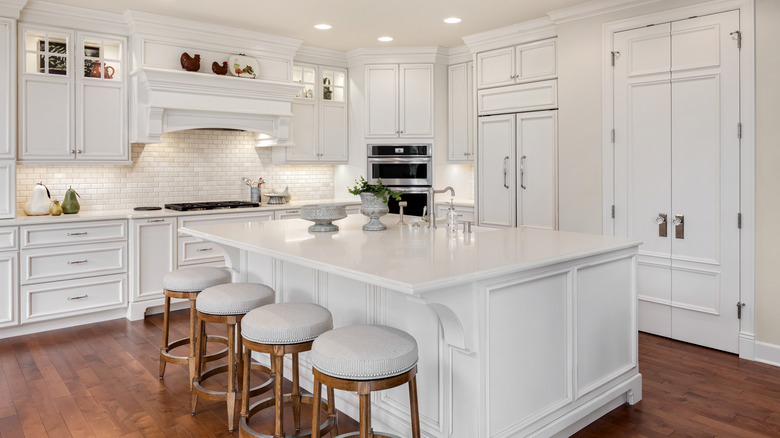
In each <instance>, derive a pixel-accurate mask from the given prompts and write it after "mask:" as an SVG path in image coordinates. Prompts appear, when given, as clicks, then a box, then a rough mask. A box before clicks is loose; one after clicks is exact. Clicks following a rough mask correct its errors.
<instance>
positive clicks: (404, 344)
mask: <svg viewBox="0 0 780 438" xmlns="http://www.w3.org/2000/svg"><path fill="white" fill-rule="evenodd" d="M311 362H312V372H313V374H314V395H313V398H314V403H315V405H316V403H318V402H319V400H320V397H321V394H322V390H321V387H322V385H323V384H325V385H326V386H327V387H328V390H332V389H341V390H344V391H354V392H357V393H358V396H359V398H360V432H359V434H360V438H370V437H376V438H379V437H390V435H382V434H378V433H375V432H374V431H373V430H372V428H371V392H372V391H379V390H384V389H390V388H395V387H396V386H400V385H403V384H404V383H408V384H409V402H410V406H411V420H412V424H411V426H412V437H413V438H419V437H420V417H419V410H418V405H417V380H416V379H417V378H416V375H417V342H416V341H415V340H414V338H413V337H412V336H411V335H409V334H408V333H406V332H404V331H401V330H398V329H395V328H392V327H386V326H375V325H360V326H349V327H341V328H337V329H335V330H331V331H329V332H327V333H324V334H322V335H321V336H320V337H318V338H317V339H316V340H315V341H314V342H313V345H312V351H311ZM317 423H319V411H318V410H313V411H312V424H317ZM319 436H320V435H319V433H317V431H314V433H313V434H312V437H314V438H318V437H319Z"/></svg>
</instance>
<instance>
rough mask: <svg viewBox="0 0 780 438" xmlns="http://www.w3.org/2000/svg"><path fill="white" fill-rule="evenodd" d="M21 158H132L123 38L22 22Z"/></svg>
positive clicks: (91, 160)
mask: <svg viewBox="0 0 780 438" xmlns="http://www.w3.org/2000/svg"><path fill="white" fill-rule="evenodd" d="M19 40H20V42H19V114H20V123H19V128H20V130H19V159H20V160H22V161H30V162H35V161H85V162H127V161H129V159H130V153H129V143H128V141H127V111H126V108H127V98H126V81H125V77H126V72H125V68H124V52H125V47H126V39H125V38H124V37H119V36H113V35H103V34H93V33H86V32H74V31H72V30H68V29H56V28H49V29H41V28H38V27H32V26H29V25H26V24H22V25H21V26H20V37H19Z"/></svg>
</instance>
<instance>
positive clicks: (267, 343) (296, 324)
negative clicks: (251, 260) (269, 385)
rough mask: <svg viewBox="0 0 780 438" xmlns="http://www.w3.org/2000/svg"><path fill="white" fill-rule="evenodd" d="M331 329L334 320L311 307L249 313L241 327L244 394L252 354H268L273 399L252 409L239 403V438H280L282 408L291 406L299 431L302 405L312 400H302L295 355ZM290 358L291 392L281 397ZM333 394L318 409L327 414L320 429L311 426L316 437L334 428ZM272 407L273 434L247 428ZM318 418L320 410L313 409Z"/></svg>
mask: <svg viewBox="0 0 780 438" xmlns="http://www.w3.org/2000/svg"><path fill="white" fill-rule="evenodd" d="M331 328H333V317H332V316H331V314H330V312H329V311H328V310H327V309H325V308H324V307H322V306H318V305H316V304H310V303H277V304H271V305H270V306H263V307H260V308H257V309H255V310H253V311H251V312H249V313H248V314H247V315H246V316H245V317H244V319H243V321H242V325H241V337H242V339H243V344H244V376H245V379H244V386H243V392H244V394H246V393H248V391H249V384H250V382H249V371H248V364H249V360H250V358H251V354H252V352H253V351H257V352H261V353H268V354H269V355H270V356H271V370H272V372H273V373H274V377H275V381H274V396H273V397H270V398H267V399H264V400H261V401H259V402H257V403H255V404H253V405H252V406H251V407H250V406H249V397H243V398H242V399H241V422H240V424H241V430H240V432H241V433H240V436H242V437H244V436H251V437H274V438H283V437H285V436H286V435H285V434H284V426H283V423H282V421H283V420H282V419H283V411H284V409H283V405H284V403H290V404H292V409H293V422H294V425H295V430H296V431H299V430H300V428H301V418H300V416H301V403H302V402H303V403H305V404H311V396H306V397H303V396H301V389H300V385H299V382H298V354H299V353H301V352H304V351H309V350H311V345H312V342H313V341H314V339H315V338H317V336H319V335H321V334H322V333H324V332H326V331H328V330H330V329H331ZM288 353H289V354H291V355H292V384H293V388H292V392H291V393H289V394H283V393H282V382H283V381H284V356H285V354H288ZM333 401H334V397H333V391H332V390H329V391H328V402H327V404H325V403H322V402H320V403H319V404H318V405H317V406H318V407H319V408H322V409H325V410H326V411H327V412H328V418H327V420H326V421H325V422H324V423H323V424H321V425H315V426H312V427H314V428H316V430H317V432H318V433H322V434H326V433H328V432H330V431H331V429H333V428H335V427H336V411H335V408H334V407H333ZM271 406H274V434H273V435H264V434H261V433H258V432H256V431H255V430H253V429H252V428H250V427H249V420H250V419H251V418H252V416H253V415H255V414H256V413H258V412H260V411H261V410H263V409H266V408H269V407H271ZM314 410H315V411H317V413H318V414H319V409H314ZM308 436H310V432H303V433H298V434H296V435H295V437H296V438H298V437H308Z"/></svg>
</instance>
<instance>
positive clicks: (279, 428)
mask: <svg viewBox="0 0 780 438" xmlns="http://www.w3.org/2000/svg"><path fill="white" fill-rule="evenodd" d="M273 360H274V373H275V374H276V381H275V382H274V397H275V398H276V406H274V437H283V436H284V424H283V423H282V414H283V411H284V403H282V400H284V391H283V389H282V382H283V381H284V346H281V345H280V346H275V347H274V357H273Z"/></svg>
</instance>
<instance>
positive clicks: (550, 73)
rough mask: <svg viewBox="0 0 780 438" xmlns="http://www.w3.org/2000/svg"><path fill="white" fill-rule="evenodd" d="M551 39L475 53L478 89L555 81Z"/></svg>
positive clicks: (555, 58) (553, 45) (554, 57)
mask: <svg viewBox="0 0 780 438" xmlns="http://www.w3.org/2000/svg"><path fill="white" fill-rule="evenodd" d="M556 75H557V55H556V42H555V40H554V39H551V40H544V41H537V42H533V43H528V44H522V45H519V46H514V47H505V48H501V49H495V50H489V51H486V52H481V53H477V89H481V88H490V87H500V86H504V85H512V84H518V83H522V82H531V81H539V80H542V79H550V78H554V77H555V76H556Z"/></svg>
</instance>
